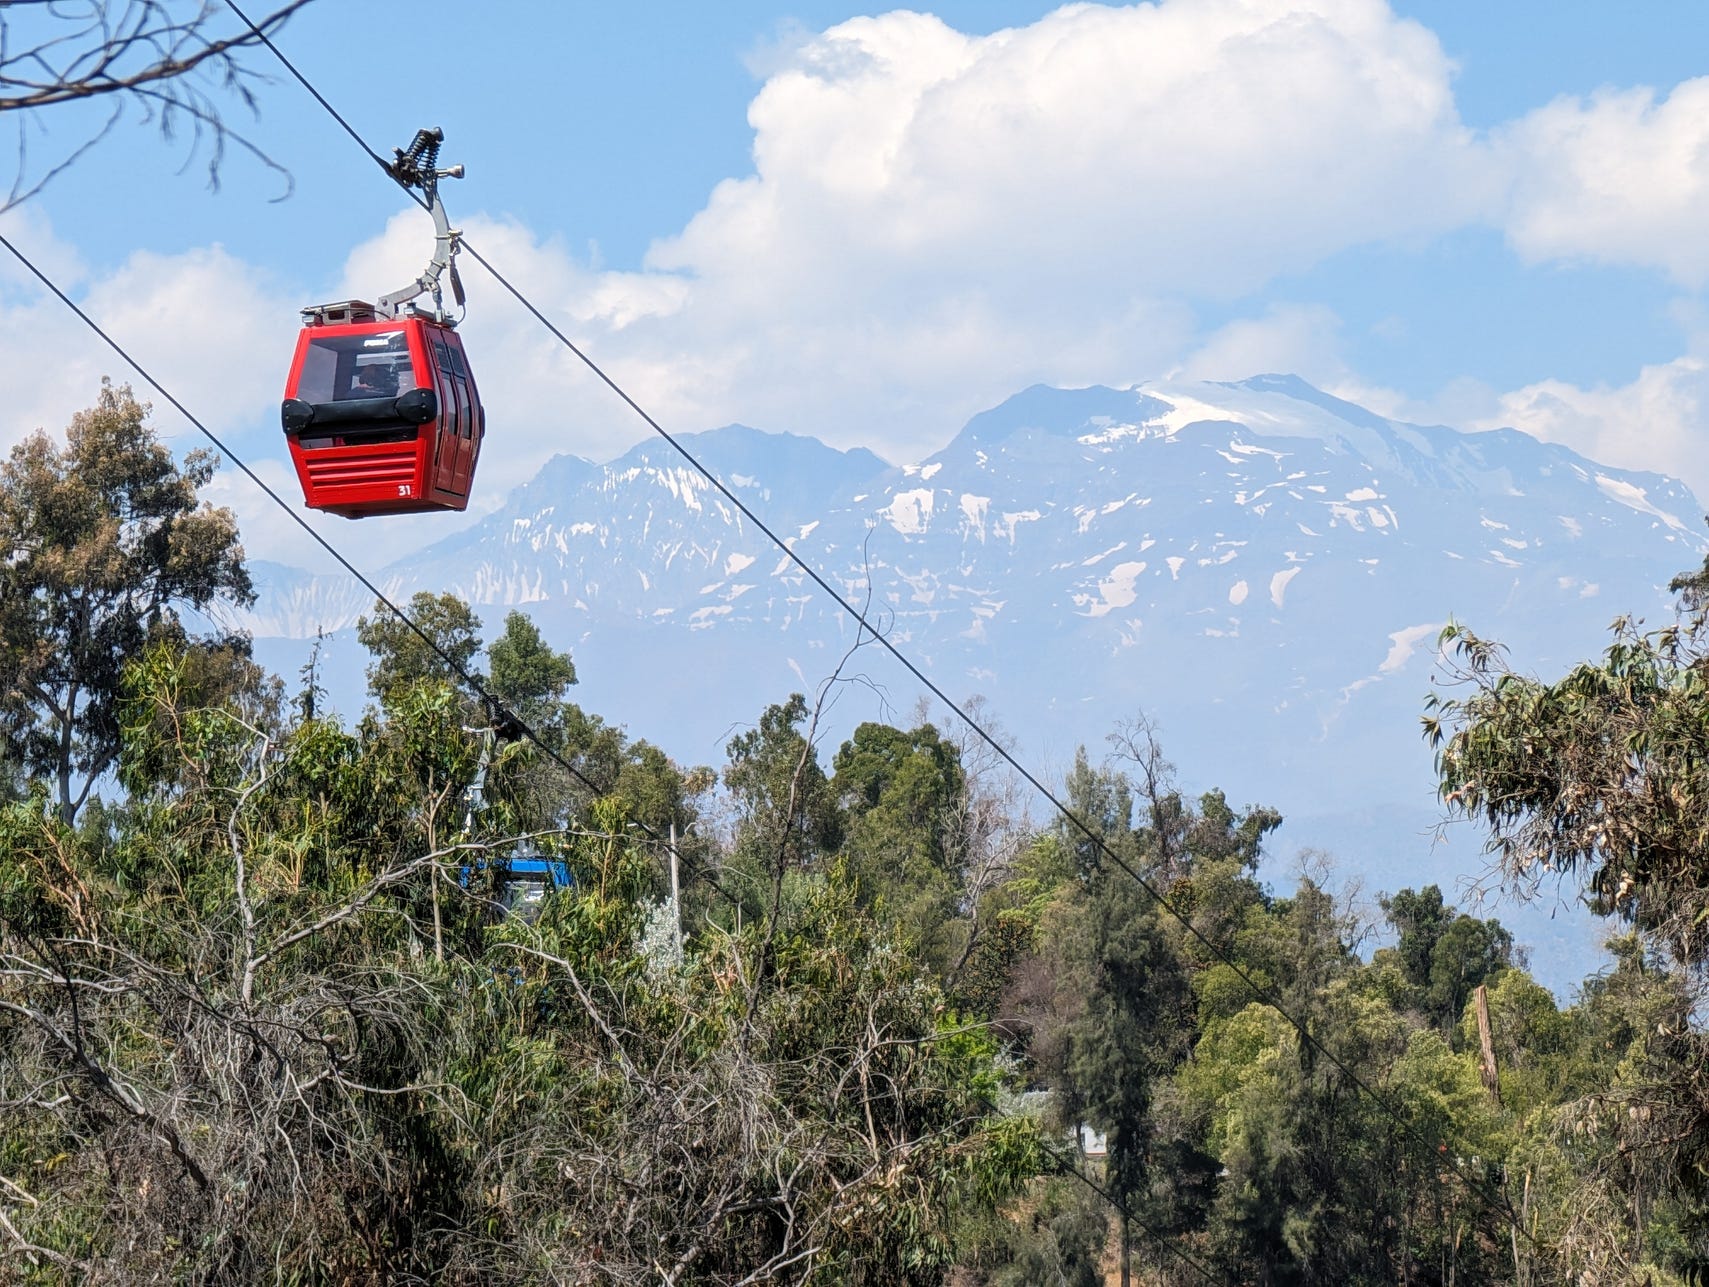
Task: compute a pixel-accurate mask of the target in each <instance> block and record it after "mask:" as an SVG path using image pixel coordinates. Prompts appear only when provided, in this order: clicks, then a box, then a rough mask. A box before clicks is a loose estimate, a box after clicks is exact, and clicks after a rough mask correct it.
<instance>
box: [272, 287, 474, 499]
mask: <svg viewBox="0 0 1709 1287" xmlns="http://www.w3.org/2000/svg"><path fill="white" fill-rule="evenodd" d="M303 318H304V326H303V329H302V333H301V334H300V335H298V337H297V352H296V356H295V357H294V358H292V360H291V374H290V377H289V378H288V379H287V381H286V383H285V401H284V403H283V405H282V406H281V408H280V419H281V421H282V422H283V424H284V428H285V438H286V441H287V442H288V443H289V444H290V448H291V462H292V463H293V464H294V465H295V466H296V468H297V478H298V480H299V481H300V482H301V483H302V485H303V502H304V504H306V505H307V506H308V507H309V508H310V509H324V510H326V511H328V512H329V513H333V514H342V515H343V516H344V517H345V518H363V517H366V516H367V515H370V514H419V513H425V512H427V511H429V510H460V509H463V508H464V507H466V506H467V505H468V503H469V488H470V485H471V484H472V483H473V482H474V478H475V462H476V460H477V459H478V458H479V457H480V454H481V439H482V438H483V437H485V436H486V415H485V413H484V412H483V411H482V410H481V399H480V394H479V393H478V392H476V389H475V377H474V373H473V372H472V371H470V369H469V364H468V362H467V360H466V359H465V358H464V356H463V340H462V337H461V336H459V335H458V334H457V332H456V331H454V330H453V329H452V328H451V327H450V326H449V325H447V324H445V323H443V322H439V321H436V320H435V319H434V318H433V317H432V316H430V315H424V314H420V313H410V314H408V315H406V316H404V317H399V318H391V319H383V318H379V317H376V316H375V311H374V307H373V305H371V304H367V303H364V302H362V301H360V300H352V301H349V302H347V303H343V304H328V305H322V306H320V307H318V308H313V309H305V310H304V313H303Z"/></svg>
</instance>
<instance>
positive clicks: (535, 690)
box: [487, 612, 576, 723]
mask: <svg viewBox="0 0 1709 1287" xmlns="http://www.w3.org/2000/svg"><path fill="white" fill-rule="evenodd" d="M487 664H488V666H489V667H490V669H491V676H490V682H491V684H492V689H493V692H494V693H496V694H497V695H498V696H499V697H500V698H502V699H503V700H504V701H505V702H507V703H509V704H510V706H511V707H512V708H513V709H514V710H515V711H516V712H517V714H519V715H521V716H522V717H523V718H524V719H526V720H528V721H529V722H530V723H534V722H536V721H537V720H538V719H539V717H540V716H541V715H543V714H546V713H547V712H549V711H550V710H551V708H552V707H553V706H555V705H556V704H557V703H558V702H559V701H561V700H562V699H563V696H564V693H565V692H566V691H568V689H569V687H570V685H572V684H574V683H575V682H576V665H575V662H573V661H571V660H570V655H569V654H568V653H565V652H554V651H553V650H552V649H551V648H550V647H548V646H547V644H546V641H545V640H544V639H543V638H541V635H540V628H539V627H538V626H536V625H535V624H534V623H533V622H532V621H530V620H529V619H528V615H527V614H526V613H522V612H511V613H507V614H506V616H505V619H504V633H503V634H502V635H500V636H499V637H498V638H497V639H495V640H493V642H492V644H491V646H489V647H488V649H487Z"/></svg>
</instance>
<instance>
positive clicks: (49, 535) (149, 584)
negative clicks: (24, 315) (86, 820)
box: [0, 381, 254, 823]
mask: <svg viewBox="0 0 1709 1287" xmlns="http://www.w3.org/2000/svg"><path fill="white" fill-rule="evenodd" d="M148 413H149V408H148V407H147V406H146V405H144V404H142V403H139V402H138V401H137V400H136V399H135V398H134V397H133V396H132V394H131V391H130V387H129V386H128V385H121V386H118V387H116V388H115V387H114V386H113V385H111V384H109V383H107V382H105V381H103V382H102V385H101V395H100V399H99V401H98V402H97V403H96V405H95V406H94V407H92V408H90V409H89V410H87V411H80V412H78V413H77V415H76V416H75V417H73V419H72V422H71V427H70V429H69V430H68V432H67V434H66V441H65V445H64V446H63V447H61V446H59V445H58V444H56V443H55V442H54V441H53V440H52V439H51V438H50V437H49V436H48V435H47V434H45V433H41V432H38V433H35V434H32V435H31V436H30V437H28V438H26V439H25V440H24V441H23V442H21V443H19V444H18V445H17V446H16V447H14V448H13V449H12V452H11V455H10V457H9V458H8V459H7V461H6V462H5V464H4V465H0V547H3V548H4V549H6V550H7V551H9V554H8V556H7V558H6V559H5V560H4V561H3V562H0V672H4V674H5V676H6V684H5V688H4V690H3V691H0V759H4V760H8V761H10V762H12V763H14V764H16V765H18V766H21V767H22V768H23V769H25V770H26V771H28V772H30V773H33V774H40V775H43V778H44V780H46V781H48V782H49V783H50V784H51V786H52V787H53V790H54V795H55V798H56V801H57V804H58V808H59V811H60V816H61V818H62V820H64V821H65V822H67V823H69V822H71V821H72V820H73V819H74V818H75V816H76V814H77V811H78V809H80V808H81V807H82V805H83V803H84V801H85V800H86V799H87V798H88V795H89V791H90V789H91V788H92V786H93V785H94V783H95V781H96V780H97V779H99V778H100V777H101V776H102V774H104V773H106V772H107V770H108V769H110V768H111V767H112V765H113V762H114V759H115V758H116V757H117V755H118V753H119V717H118V704H119V698H120V684H121V680H122V675H123V668H124V665H125V662H126V660H127V659H129V658H131V657H135V656H137V655H138V654H139V653H141V652H142V651H143V649H144V648H145V647H146V646H147V645H149V644H150V643H167V644H171V645H173V646H175V647H178V648H180V649H182V648H184V647H185V646H186V645H188V644H190V643H191V642H192V640H191V636H190V634H189V632H188V631H187V629H186V628H185V626H184V624H183V622H182V620H181V617H180V615H179V614H180V612H181V611H182V610H183V609H185V608H192V609H196V610H202V609H206V608H208V607H210V606H212V605H214V604H217V603H227V604H247V603H249V602H251V601H252V599H253V597H254V596H253V593H252V591H251V589H250V582H249V573H248V571H247V570H246V569H245V568H244V565H243V547H242V546H241V545H240V544H239V543H238V537H237V525H236V522H235V521H234V520H233V518H232V515H231V511H230V510H225V509H215V508H213V507H212V506H209V505H206V504H201V505H198V503H197V493H198V491H199V490H200V489H201V488H203V487H205V486H206V485H207V483H208V481H209V480H210V479H211V478H212V477H213V472H214V460H213V457H212V455H211V454H209V453H206V452H191V453H190V454H189V455H188V456H187V457H186V458H185V460H184V463H183V465H182V466H179V465H178V464H176V463H175V462H174V461H173V459H172V455H171V453H170V452H169V451H167V449H166V448H165V447H164V446H162V445H161V444H160V442H159V441H158V440H157V439H156V437H155V434H154V430H153V429H152V428H151V427H150V426H149V424H148ZM205 646H207V647H209V648H211V649H212V650H213V651H214V652H216V653H218V654H220V655H222V656H223V657H225V658H227V659H229V660H230V662H231V663H233V664H234V665H235V664H238V663H241V661H243V660H246V659H247V643H246V642H245V641H242V640H237V639H228V640H218V641H213V642H211V643H209V644H207V645H205ZM208 664H209V665H210V667H214V666H215V662H214V661H212V660H210V662H209V663H208Z"/></svg>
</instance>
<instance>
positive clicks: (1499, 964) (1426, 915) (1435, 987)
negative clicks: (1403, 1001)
mask: <svg viewBox="0 0 1709 1287" xmlns="http://www.w3.org/2000/svg"><path fill="white" fill-rule="evenodd" d="M1382 908H1383V914H1384V915H1385V916H1387V917H1388V921H1389V924H1390V925H1391V926H1393V927H1394V930H1395V932H1396V933H1397V934H1398V935H1399V942H1398V943H1397V944H1396V945H1395V947H1394V949H1393V951H1394V954H1395V956H1396V958H1397V960H1398V962H1399V965H1400V969H1401V974H1402V976H1403V977H1404V978H1405V979H1406V981H1407V983H1408V984H1410V985H1411V988H1412V991H1413V1005H1414V1006H1415V1008H1417V1009H1418V1010H1419V1012H1420V1013H1421V1014H1423V1015H1424V1016H1425V1017H1426V1018H1428V1019H1429V1020H1430V1021H1431V1022H1433V1023H1435V1024H1436V1025H1437V1026H1438V1027H1440V1028H1442V1029H1443V1030H1444V1031H1451V1030H1452V1029H1453V1027H1454V1025H1455V1024H1457V1023H1458V1022H1459V1021H1460V1016H1461V1014H1462V1013H1463V1012H1464V1011H1465V1008H1466V1003H1467V1002H1468V1001H1469V1000H1470V999H1471V996H1472V993H1473V992H1474V991H1476V990H1477V988H1478V987H1479V986H1480V985H1481V984H1483V983H1485V982H1486V981H1488V980H1489V979H1492V978H1494V977H1496V976H1497V975H1498V974H1499V973H1500V972H1501V971H1503V970H1505V969H1506V968H1507V967H1508V965H1509V964H1511V962H1512V958H1513V936H1512V935H1511V934H1509V933H1508V932H1507V930H1505V929H1503V928H1502V926H1501V924H1500V923H1499V922H1497V921H1493V920H1478V919H1477V918H1476V917H1473V916H1465V915H1462V914H1461V913H1460V912H1459V911H1458V910H1457V909H1456V908H1453V907H1449V906H1447V905H1446V904H1445V903H1444V902H1443V901H1442V891H1441V889H1439V888H1438V887H1437V886H1435V885H1426V886H1425V887H1424V888H1423V889H1422V890H1420V891H1416V892H1415V891H1413V890H1410V889H1403V890H1401V891H1400V892H1399V893H1398V894H1395V895H1393V896H1392V897H1389V898H1385V899H1383V900H1382Z"/></svg>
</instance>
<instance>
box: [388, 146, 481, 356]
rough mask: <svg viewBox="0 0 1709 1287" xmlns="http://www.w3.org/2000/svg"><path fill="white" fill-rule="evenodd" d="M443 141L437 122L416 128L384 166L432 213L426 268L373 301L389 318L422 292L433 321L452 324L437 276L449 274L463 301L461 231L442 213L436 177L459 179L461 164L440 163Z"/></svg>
mask: <svg viewBox="0 0 1709 1287" xmlns="http://www.w3.org/2000/svg"><path fill="white" fill-rule="evenodd" d="M444 141H445V131H444V130H442V129H439V128H438V127H437V126H436V127H434V128H433V129H429V130H417V131H416V132H415V139H414V140H413V141H412V142H411V143H410V145H409V147H408V149H407V150H406V149H404V148H397V149H395V150H394V151H395V157H394V159H393V160H392V162H391V163H390V164H389V165H387V166H386V171H387V173H389V174H390V175H391V176H392V178H394V179H396V180H397V181H398V183H399V184H400V185H402V186H403V187H405V188H407V189H409V190H410V191H412V192H419V193H420V194H421V197H422V201H423V202H424V203H425V204H426V206H427V212H428V214H430V215H432V216H433V258H432V259H431V260H429V261H428V264H427V268H426V270H425V271H424V272H423V273H422V274H421V276H419V277H417V278H416V279H415V280H414V281H413V282H411V283H410V284H409V285H408V286H405V287H403V288H402V289H401V290H395V291H392V292H391V293H390V294H387V295H382V296H380V298H379V300H378V301H377V302H376V303H375V305H374V313H375V315H376V316H378V317H386V318H392V317H396V316H397V315H398V312H399V310H401V309H402V308H403V306H404V305H405V304H407V303H409V302H410V301H411V300H413V299H416V298H417V297H419V296H421V295H431V296H433V315H434V318H435V320H436V321H439V322H441V323H443V324H444V325H447V326H449V325H452V324H453V323H452V321H451V319H450V318H449V317H448V316H447V315H446V312H445V300H444V295H443V293H442V292H441V290H440V285H439V279H440V277H441V276H444V275H448V276H449V277H450V279H451V296H452V298H453V299H455V300H456V301H457V304H458V306H459V307H461V306H462V304H463V281H462V278H460V277H459V276H458V275H457V259H456V256H457V251H458V250H459V249H461V242H462V237H463V234H462V232H461V231H460V230H459V229H456V228H453V227H452V226H451V220H450V218H449V217H448V216H447V215H446V213H445V203H444V202H443V201H441V200H440V199H439V180H441V179H460V178H462V177H463V167H462V166H460V165H453V166H449V167H447V168H445V169H443V170H442V169H440V168H438V167H439V145H440V144H441V143H442V142H444Z"/></svg>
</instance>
